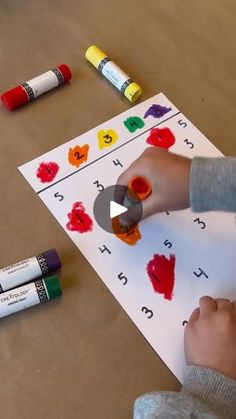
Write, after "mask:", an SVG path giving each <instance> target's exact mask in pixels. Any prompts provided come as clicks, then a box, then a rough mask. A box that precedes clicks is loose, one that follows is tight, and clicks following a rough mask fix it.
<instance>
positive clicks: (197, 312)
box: [188, 307, 200, 324]
mask: <svg viewBox="0 0 236 419" xmlns="http://www.w3.org/2000/svg"><path fill="white" fill-rule="evenodd" d="M199 315H200V310H199V307H198V308H195V310H193V312H192V314H191V316H190V317H189V321H188V324H191V323H194V322H195V321H196V320H198V318H199Z"/></svg>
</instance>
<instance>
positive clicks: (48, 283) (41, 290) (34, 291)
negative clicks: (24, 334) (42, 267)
mask: <svg viewBox="0 0 236 419" xmlns="http://www.w3.org/2000/svg"><path fill="white" fill-rule="evenodd" d="M61 294H62V290H61V285H60V282H59V278H58V277H57V276H50V277H48V278H45V279H38V280H37V281H35V282H31V283H29V284H27V285H23V286H22V287H19V288H15V289H14V290H11V291H7V292H4V293H3V294H1V296H0V318H1V317H6V316H9V314H13V313H16V312H17V311H22V310H25V309H26V308H29V307H32V306H35V305H36V304H40V303H44V302H46V301H48V300H52V299H53V298H56V297H59V296H60V295H61Z"/></svg>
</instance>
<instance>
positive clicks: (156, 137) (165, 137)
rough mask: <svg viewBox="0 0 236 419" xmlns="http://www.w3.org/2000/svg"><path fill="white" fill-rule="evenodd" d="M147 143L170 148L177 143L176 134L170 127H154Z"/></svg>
mask: <svg viewBox="0 0 236 419" xmlns="http://www.w3.org/2000/svg"><path fill="white" fill-rule="evenodd" d="M146 143H147V144H150V145H154V146H155V147H162V148H166V149H167V150H168V148H170V147H171V146H172V145H174V143H175V136H174V134H173V132H172V131H171V130H170V129H169V128H153V129H152V130H151V132H150V135H149V137H148V138H147V140H146Z"/></svg>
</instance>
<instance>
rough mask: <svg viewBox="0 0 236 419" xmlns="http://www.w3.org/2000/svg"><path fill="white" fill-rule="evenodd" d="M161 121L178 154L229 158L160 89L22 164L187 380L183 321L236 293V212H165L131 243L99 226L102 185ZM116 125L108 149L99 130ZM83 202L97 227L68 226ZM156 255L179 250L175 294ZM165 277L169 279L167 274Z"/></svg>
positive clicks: (116, 173) (78, 243)
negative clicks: (133, 121)
mask: <svg viewBox="0 0 236 419" xmlns="http://www.w3.org/2000/svg"><path fill="white" fill-rule="evenodd" d="M152 105H160V106H162V107H166V108H171V110H169V111H168V112H166V114H165V115H163V116H161V117H160V115H159V117H154V116H152V115H149V116H147V117H146V118H144V115H145V113H146V111H147V110H148V109H149V108H150V107H151V106H152ZM134 116H136V117H139V118H140V119H141V121H143V122H144V124H145V125H144V126H143V127H142V128H137V129H136V131H135V132H130V131H129V129H127V127H126V126H125V125H124V121H125V120H127V118H129V117H134ZM154 127H156V128H159V129H163V128H164V127H166V128H169V129H170V130H171V132H172V134H173V135H174V137H175V144H174V145H172V146H171V147H170V148H169V149H170V150H171V151H173V152H175V153H178V154H182V155H186V156H188V157H191V158H192V157H193V156H195V155H201V156H209V157H217V156H222V154H221V153H220V151H219V150H217V149H216V147H215V146H214V145H213V144H212V143H211V142H210V141H209V140H208V139H207V138H206V137H205V136H204V135H203V134H202V133H201V132H200V131H199V130H198V129H197V128H196V127H195V126H194V125H193V124H192V123H191V122H190V121H189V120H188V119H187V118H186V117H185V116H184V115H183V114H182V113H181V112H180V111H179V110H178V109H177V108H176V107H175V106H174V105H173V104H172V103H171V102H170V101H169V100H168V99H167V98H166V97H165V96H164V95H163V94H158V95H156V96H154V97H152V98H150V99H148V100H146V101H145V102H142V103H140V104H139V105H137V106H135V107H133V108H131V109H129V110H128V111H126V112H124V113H122V114H120V115H118V116H116V117H115V118H113V119H111V120H109V121H106V122H104V123H102V124H101V125H99V126H98V127H95V128H93V129H91V130H90V131H88V132H86V133H84V134H82V135H80V136H78V137H76V138H75V139H73V140H71V141H69V142H67V143H65V144H63V145H61V146H60V147H58V148H55V149H54V150H52V151H49V152H48V153H45V154H44V155H42V156H40V157H38V158H36V159H35V160H33V161H31V162H29V163H27V164H25V165H23V166H21V167H20V168H19V170H20V172H21V173H22V174H23V176H24V177H25V179H26V180H27V181H28V182H29V183H30V185H31V186H32V188H33V189H34V190H35V192H36V193H37V194H38V195H39V197H40V198H41V199H42V200H43V202H44V203H45V204H46V205H47V207H48V208H49V210H50V211H51V212H52V214H53V215H54V216H55V217H56V219H57V220H58V221H59V223H60V224H61V225H62V227H63V228H64V230H65V231H66V233H67V234H68V235H69V236H70V237H71V239H72V240H73V241H74V243H75V244H76V246H77V247H78V248H79V249H80V250H81V252H82V253H83V254H84V255H85V257H86V258H87V260H88V261H89V262H90V264H91V265H92V266H93V268H94V269H95V270H96V272H97V273H98V274H99V275H100V277H101V279H102V280H103V281H104V282H105V284H106V285H107V286H108V288H109V289H110V290H111V292H112V293H113V295H114V296H115V298H116V299H117V300H118V301H119V302H120V304H121V306H122V307H123V308H124V309H125V310H126V311H127V313H128V314H129V316H130V317H131V319H132V320H133V321H134V323H135V324H136V326H137V327H138V328H139V329H140V331H141V332H142V333H143V335H144V336H145V337H146V339H147V340H148V341H149V343H150V344H151V345H152V346H153V348H154V349H155V350H156V352H157V353H158V354H159V355H160V357H161V358H162V359H163V361H164V362H165V363H166V365H167V366H168V367H169V368H170V370H171V371H172V372H173V373H174V374H175V375H176V377H177V378H178V379H179V380H180V381H182V380H183V371H184V365H185V361H184V351H183V332H184V326H183V321H184V320H186V319H188V317H189V315H190V313H191V312H192V310H193V309H194V308H195V307H196V306H197V304H198V300H199V298H200V297H201V296H202V295H206V294H207V295H212V296H213V297H226V298H231V299H233V298H236V290H235V266H236V250H235V215H234V214H225V213H212V212H210V213H204V214H197V213H192V212H191V210H185V211H180V212H172V213H170V214H166V213H162V214H157V215H155V216H152V217H150V218H149V219H146V220H144V221H142V222H141V223H140V225H139V228H140V232H141V235H142V239H141V240H140V241H138V242H137V244H136V245H135V246H129V245H127V244H126V243H124V242H123V241H121V240H119V239H118V238H117V237H116V236H115V235H112V234H110V233H107V232H105V231H103V230H102V229H101V228H100V227H99V226H98V225H97V224H96V221H95V219H94V216H93V203H94V200H95V198H96V196H97V194H98V193H99V192H98V188H99V185H100V184H101V185H103V186H104V187H107V186H110V185H113V184H115V183H116V180H117V178H118V176H119V175H120V174H121V173H122V171H123V170H124V169H125V168H126V167H128V166H129V165H130V164H131V162H132V161H133V160H135V159H136V158H137V157H138V156H139V155H140V154H141V153H142V151H143V150H144V149H145V148H146V147H147V146H148V145H147V143H146V139H147V137H148V136H149V135H150V130H151V129H152V128H154ZM109 129H112V130H115V132H116V134H117V136H118V138H117V139H116V141H115V142H114V143H113V142H112V143H111V144H109V142H110V141H111V140H110V138H109V135H111V136H114V135H115V134H114V132H111V131H110V132H108V133H107V132H104V133H103V135H104V136H105V137H104V140H107V144H106V143H105V145H106V147H104V148H102V149H100V148H99V142H98V136H97V133H98V131H100V130H109ZM85 144H87V145H88V146H89V151H88V158H87V161H84V162H83V163H81V164H80V166H79V167H76V166H74V165H72V164H70V163H69V161H68V152H69V149H70V148H72V149H73V148H74V147H75V146H76V145H79V146H80V147H82V146H84V145H85ZM103 145H104V142H103ZM71 153H72V159H74V160H75V161H76V157H77V158H78V160H79V159H80V157H81V155H82V154H83V149H82V151H79V153H80V154H78V151H77V155H76V149H75V150H72V151H71ZM73 153H74V156H73ZM85 154H86V152H85ZM74 160H73V161H74ZM82 160H83V158H82V159H80V161H82ZM43 162H44V163H49V162H54V163H56V165H57V166H56V167H57V169H58V171H57V173H56V175H55V177H54V179H53V180H51V181H47V182H45V181H44V182H42V181H41V180H40V178H39V177H37V175H36V174H37V173H39V171H38V169H39V166H40V164H42V163H43ZM120 164H122V166H123V167H121V165H120ZM54 169H55V166H54V167H53V166H46V168H45V166H44V167H43V168H42V172H43V175H42V177H43V178H44V177H45V176H46V178H47V177H49V178H50V177H51V176H52V172H53V170H54ZM55 172H56V170H55ZM47 173H48V176H47ZM49 180H50V179H49ZM100 188H101V187H100ZM75 202H82V203H83V205H84V207H85V210H86V213H87V214H88V215H89V216H90V218H91V219H92V221H93V228H92V231H88V232H85V233H79V232H78V231H70V230H68V228H67V225H68V221H69V219H68V214H69V213H71V211H72V207H73V205H74V203H75ZM104 246H105V247H104ZM106 248H107V249H108V250H109V251H108V250H106ZM104 249H105V250H104ZM156 254H158V255H164V256H165V257H166V259H170V255H174V256H175V260H176V263H175V284H174V288H173V296H172V298H171V299H166V298H165V296H164V294H163V293H161V292H155V291H154V289H153V286H152V283H151V281H150V279H149V276H148V274H147V270H146V267H147V264H148V262H149V261H150V260H151V259H153V256H154V255H156ZM161 279H162V281H165V278H161Z"/></svg>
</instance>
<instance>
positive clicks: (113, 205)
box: [110, 201, 128, 219]
mask: <svg viewBox="0 0 236 419" xmlns="http://www.w3.org/2000/svg"><path fill="white" fill-rule="evenodd" d="M126 211H128V209H127V208H126V207H124V206H123V205H120V204H117V202H115V201H110V218H111V219H112V218H114V217H117V216H118V215H121V214H124V212H126Z"/></svg>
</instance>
